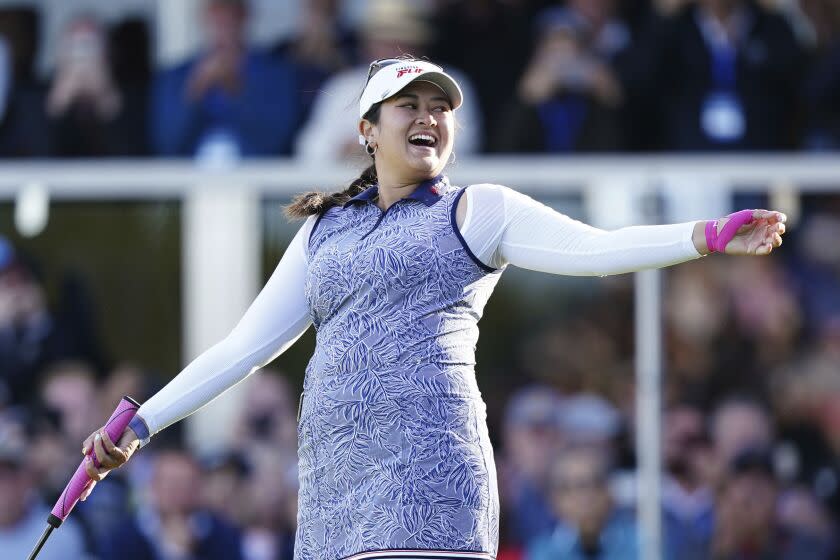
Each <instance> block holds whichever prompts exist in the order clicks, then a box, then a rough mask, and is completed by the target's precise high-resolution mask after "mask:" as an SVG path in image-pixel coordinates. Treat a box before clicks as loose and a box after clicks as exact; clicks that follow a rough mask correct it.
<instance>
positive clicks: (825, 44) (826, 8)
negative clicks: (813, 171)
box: [800, 0, 840, 151]
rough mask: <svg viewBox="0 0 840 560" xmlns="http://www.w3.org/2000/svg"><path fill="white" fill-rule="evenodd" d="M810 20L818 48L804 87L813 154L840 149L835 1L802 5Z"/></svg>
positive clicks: (839, 13) (839, 37)
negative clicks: (814, 152)
mask: <svg viewBox="0 0 840 560" xmlns="http://www.w3.org/2000/svg"><path fill="white" fill-rule="evenodd" d="M800 4H801V5H802V8H803V10H804V11H805V13H806V14H807V15H808V16H810V21H811V22H812V24H813V26H814V31H815V35H816V46H815V49H814V52H813V61H812V64H811V65H810V68H809V72H808V77H807V79H806V81H805V84H804V92H805V94H804V97H805V110H806V118H807V123H806V127H807V129H806V131H805V138H804V147H805V148H806V149H809V150H815V151H822V150H838V149H840V104H838V103H837V99H839V98H840V10H838V6H837V2H835V1H834V0H803V1H802V2H800Z"/></svg>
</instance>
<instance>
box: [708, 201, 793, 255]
mask: <svg viewBox="0 0 840 560" xmlns="http://www.w3.org/2000/svg"><path fill="white" fill-rule="evenodd" d="M728 220H729V218H721V219H720V220H719V222H718V232H720V231H722V230H723V227H724V226H725V225H726V222H727V221H728ZM785 221H787V216H785V215H784V214H783V213H781V212H776V211H773V210H753V220H752V222H750V223H748V224H744V225H742V226H741V227H740V228H738V231H737V232H736V233H735V236H734V237H733V238H732V240H731V241H730V242H729V243H727V244H726V249H725V251H724V252H725V253H726V254H727V255H769V254H770V252H771V251H773V249H775V248H776V247H778V246H779V245H781V244H782V235H783V234H784V233H785Z"/></svg>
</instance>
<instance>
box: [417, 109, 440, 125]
mask: <svg viewBox="0 0 840 560" xmlns="http://www.w3.org/2000/svg"><path fill="white" fill-rule="evenodd" d="M417 124H428V125H429V126H437V119H435V116H434V114H432V112H431V111H422V112H421V113H420V116H419V117H417Z"/></svg>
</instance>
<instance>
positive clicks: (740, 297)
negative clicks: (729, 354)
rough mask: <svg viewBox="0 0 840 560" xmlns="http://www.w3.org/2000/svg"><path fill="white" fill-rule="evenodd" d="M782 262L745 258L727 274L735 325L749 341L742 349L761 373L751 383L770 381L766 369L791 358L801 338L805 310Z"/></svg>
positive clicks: (754, 369) (758, 372)
mask: <svg viewBox="0 0 840 560" xmlns="http://www.w3.org/2000/svg"><path fill="white" fill-rule="evenodd" d="M780 263H781V261H779V260H774V261H771V260H768V259H764V260H763V261H759V260H756V259H745V260H743V261H741V262H739V263H737V266H732V267H730V268H729V272H728V274H727V275H726V281H727V284H728V285H727V292H728V293H729V294H731V296H730V297H731V301H732V303H731V306H732V314H733V320H734V322H735V328H737V329H738V330H739V331H740V332H741V333H743V337H744V339H745V342H747V343H748V345H749V348H743V349H742V350H741V353H742V354H744V355H745V356H750V358H751V362H752V366H751V369H752V370H753V372H755V374H756V375H757V376H760V379H751V380H749V381H748V383H749V384H753V383H762V384H763V383H766V372H767V371H770V370H772V369H773V368H774V367H776V366H778V364H781V363H785V362H787V361H788V360H790V359H791V358H792V357H793V356H794V354H795V352H796V347H797V344H798V343H799V341H800V333H801V328H802V320H803V318H802V311H801V309H800V306H799V302H797V301H796V295H795V291H794V289H793V286H792V282H791V279H790V278H789V276H788V275H787V274H786V273H785V271H784V270H783V269H782V266H781V264H780Z"/></svg>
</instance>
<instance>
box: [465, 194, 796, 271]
mask: <svg viewBox="0 0 840 560" xmlns="http://www.w3.org/2000/svg"><path fill="white" fill-rule="evenodd" d="M466 195H467V196H465V197H462V200H461V204H466V208H459V210H462V211H461V212H459V214H462V215H463V220H459V224H460V225H461V231H462V234H463V236H464V239H465V240H466V242H467V244H468V245H469V247H470V249H471V250H472V251H473V253H474V254H475V255H476V256H477V257H478V258H479V259H480V260H481V261H482V262H484V263H485V264H487V265H488V266H491V267H494V268H500V267H503V266H505V265H507V264H508V263H510V264H514V265H516V266H520V267H522V268H527V269H530V270H538V271H543V272H549V273H553V274H567V275H576V276H604V275H609V274H620V273H624V272H632V271H637V270H642V269H646V268H658V267H664V266H669V265H673V264H677V263H680V262H685V261H688V260H692V259H696V258H699V257H700V256H701V255H704V254H707V253H708V252H709V249H708V246H707V242H706V235H705V226H706V222H688V223H683V224H670V225H660V226H634V227H627V228H622V229H618V230H614V231H605V230H601V229H598V228H595V227H592V226H589V225H586V224H583V223H581V222H579V221H576V220H573V219H571V218H569V217H568V216H565V215H563V214H561V213H559V212H557V211H555V210H553V209H551V208H549V207H547V206H545V205H544V204H541V203H540V202H538V201H536V200H534V199H532V198H530V197H528V196H526V195H523V194H521V193H518V192H516V191H514V190H512V189H509V188H507V187H503V186H499V185H473V186H471V187H469V188H468V189H467V193H466ZM464 198H466V202H464V200H463V199H464ZM755 212H756V213H757V214H756V218H758V219H756V220H753V222H752V223H750V224H746V223H745V224H744V225H741V226H740V228H738V229H737V230H736V231H737V234H736V235H735V236H734V238H732V240H731V241H730V242H729V244H727V245H726V246H725V251H726V252H727V253H732V254H766V253H769V252H770V251H771V250H772V248H773V247H774V246H778V244H780V243H781V237H780V235H781V233H783V232H784V223H783V222H784V215H782V214H779V213H776V212H767V211H755ZM727 221H728V218H724V219H723V220H721V221H720V224H719V226H718V229H719V231H721V232H723V230H724V229H725V225H726V223H727ZM730 229H731V227H730ZM726 233H727V234H728V233H729V232H728V231H727V232H726ZM721 236H723V233H721ZM721 238H722V237H721Z"/></svg>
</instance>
